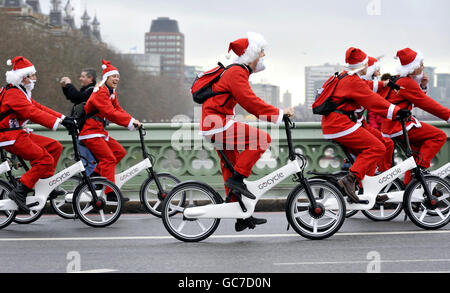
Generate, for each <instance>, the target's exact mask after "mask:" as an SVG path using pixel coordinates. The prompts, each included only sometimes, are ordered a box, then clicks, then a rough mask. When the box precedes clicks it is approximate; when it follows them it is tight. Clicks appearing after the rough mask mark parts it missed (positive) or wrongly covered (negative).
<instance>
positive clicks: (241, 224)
mask: <svg viewBox="0 0 450 293" xmlns="http://www.w3.org/2000/svg"><path fill="white" fill-rule="evenodd" d="M265 223H267V220H266V219H258V218H254V217H250V218H248V219H237V220H236V224H235V225H234V229H235V230H236V232H241V231H244V230H245V229H247V228H249V229H255V227H256V225H262V224H265Z"/></svg>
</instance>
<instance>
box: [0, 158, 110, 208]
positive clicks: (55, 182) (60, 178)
mask: <svg viewBox="0 0 450 293" xmlns="http://www.w3.org/2000/svg"><path fill="white" fill-rule="evenodd" d="M8 167H9V166H8ZM84 170H85V169H84V165H83V162H81V161H79V162H77V163H75V164H73V165H72V166H70V167H68V168H66V169H64V170H63V171H61V172H59V173H58V174H56V175H54V176H52V177H50V178H47V179H39V181H38V182H37V183H36V185H35V195H34V196H28V197H27V199H26V204H27V205H28V206H30V205H34V206H32V207H30V210H32V211H40V210H42V209H43V208H44V207H45V204H46V202H47V199H48V196H49V195H50V193H51V192H52V191H53V190H54V189H55V188H57V187H58V186H60V185H61V184H63V183H64V182H66V181H67V180H69V179H70V178H72V177H73V176H75V175H77V174H79V173H81V172H83V171H84ZM100 192H101V191H100ZM18 209H19V208H18V206H17V204H16V203H15V202H14V201H13V200H11V199H4V200H0V211H12V210H18Z"/></svg>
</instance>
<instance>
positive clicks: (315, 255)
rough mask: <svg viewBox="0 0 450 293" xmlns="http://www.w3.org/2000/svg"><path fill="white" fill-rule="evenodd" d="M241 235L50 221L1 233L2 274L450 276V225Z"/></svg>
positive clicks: (279, 222)
mask: <svg viewBox="0 0 450 293" xmlns="http://www.w3.org/2000/svg"><path fill="white" fill-rule="evenodd" d="M256 216H257V217H264V218H267V219H268V223H267V224H266V225H263V226H258V227H257V228H256V229H255V230H251V231H248V230H247V231H245V232H241V233H236V232H235V231H234V221H233V220H222V222H221V223H220V226H219V228H218V229H217V231H216V232H215V233H214V234H213V236H211V237H210V238H208V239H207V240H205V241H203V242H200V243H183V242H180V241H178V240H176V239H174V238H172V237H171V236H170V235H169V234H168V232H167V231H166V230H165V228H164V226H163V224H162V221H161V220H160V219H158V218H155V217H153V216H151V215H147V214H137V215H136V214H134V215H131V214H124V215H122V216H121V218H120V219H119V220H118V221H117V222H116V223H115V224H113V225H112V226H111V227H108V228H102V229H95V228H90V227H88V226H86V225H84V224H83V223H82V222H80V221H73V220H63V219H61V218H59V217H58V216H50V215H49V216H43V217H42V218H41V219H40V220H38V221H37V222H35V223H33V224H30V225H18V224H12V225H10V226H9V227H7V228H5V229H3V230H0V247H1V249H0V272H1V273H22V272H23V273H65V272H78V271H81V272H90V273H109V272H111V273H115V272H118V273H322V272H328V273H334V272H339V273H343V272H352V273H366V272H382V273H393V272H416V273H418V272H420V273H422V272H439V273H441V272H450V249H449V247H450V226H447V227H444V228H442V229H440V230H437V231H425V230H422V229H420V228H418V227H416V226H415V225H414V224H413V223H411V222H410V221H409V220H408V221H407V222H404V221H403V218H404V214H401V215H400V216H399V217H398V218H397V219H395V220H393V221H391V222H386V223H376V222H372V221H370V220H368V219H366V218H365V217H364V215H362V214H360V213H359V214H357V215H356V216H354V217H353V218H350V219H347V220H346V221H345V223H344V225H343V227H342V228H341V230H340V231H339V232H338V233H337V234H335V235H334V236H332V237H331V238H329V239H326V240H321V241H311V240H307V239H305V238H302V237H301V236H300V235H298V234H296V233H295V232H294V231H293V230H292V229H291V230H289V231H287V220H286V217H285V214H284V213H258V214H256Z"/></svg>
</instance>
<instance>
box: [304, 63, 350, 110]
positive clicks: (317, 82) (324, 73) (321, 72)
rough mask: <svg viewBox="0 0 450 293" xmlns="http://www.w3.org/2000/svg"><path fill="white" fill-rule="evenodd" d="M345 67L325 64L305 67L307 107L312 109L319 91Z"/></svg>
mask: <svg viewBox="0 0 450 293" xmlns="http://www.w3.org/2000/svg"><path fill="white" fill-rule="evenodd" d="M343 69H344V67H343V66H341V65H339V64H337V65H331V64H328V63H326V64H324V65H320V66H306V67H305V106H306V107H307V108H308V109H312V104H314V101H315V100H316V94H317V90H318V89H320V88H322V86H323V84H324V83H325V82H326V81H327V80H328V79H329V78H330V77H331V76H332V75H333V74H334V73H335V72H341V71H342V70H343Z"/></svg>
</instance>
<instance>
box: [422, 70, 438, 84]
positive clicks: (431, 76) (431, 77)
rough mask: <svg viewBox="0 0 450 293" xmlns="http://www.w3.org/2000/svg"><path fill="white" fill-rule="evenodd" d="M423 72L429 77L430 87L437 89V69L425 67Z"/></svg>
mask: <svg viewBox="0 0 450 293" xmlns="http://www.w3.org/2000/svg"><path fill="white" fill-rule="evenodd" d="M423 72H424V73H425V74H426V75H427V76H428V79H429V82H428V87H429V88H434V87H436V67H429V66H425V67H424V68H423Z"/></svg>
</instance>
